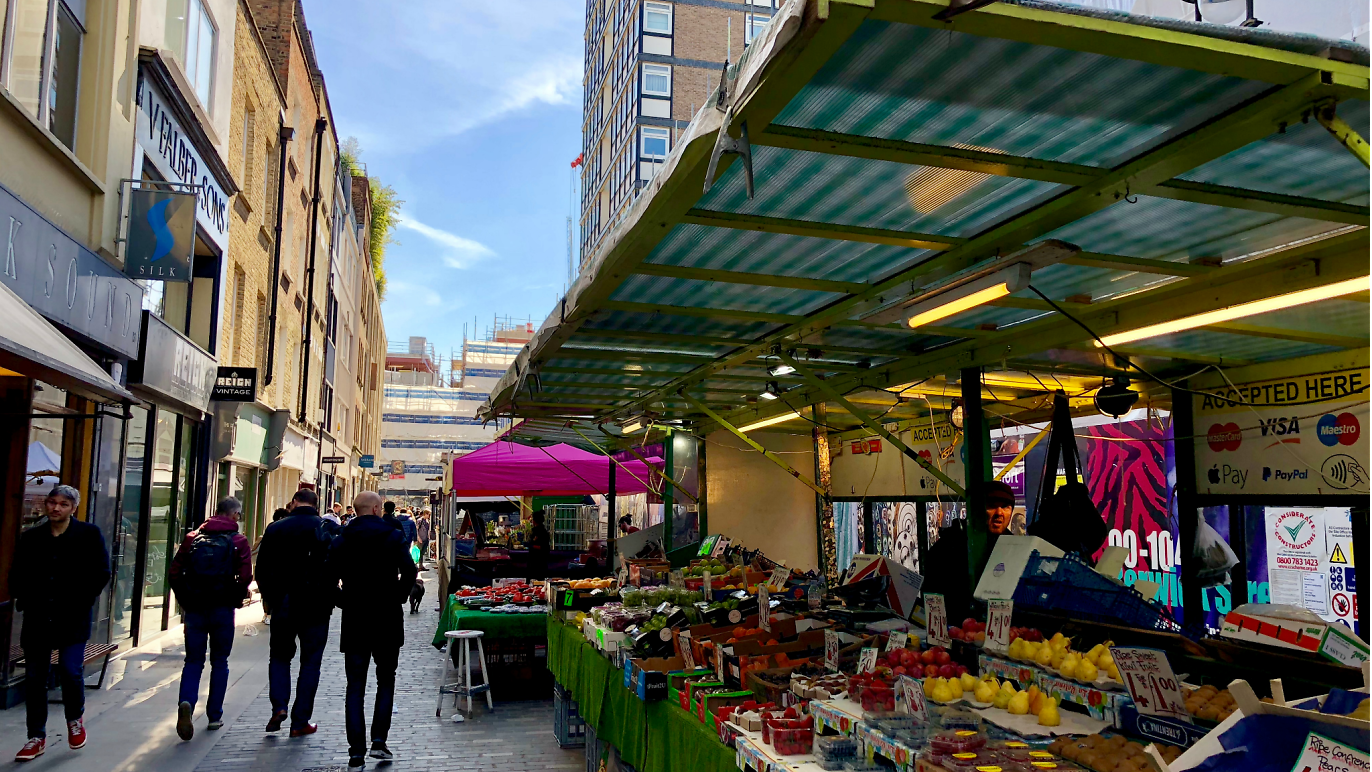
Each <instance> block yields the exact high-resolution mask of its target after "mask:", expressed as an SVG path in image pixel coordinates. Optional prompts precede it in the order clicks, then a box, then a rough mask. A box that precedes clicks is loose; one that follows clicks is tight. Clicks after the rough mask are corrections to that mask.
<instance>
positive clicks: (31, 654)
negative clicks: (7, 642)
mask: <svg viewBox="0 0 1372 772" xmlns="http://www.w3.org/2000/svg"><path fill="white" fill-rule="evenodd" d="M52 652H53V649H52V647H49V646H33V645H29V644H25V645H24V700H25V703H26V705H25V707H26V708H27V712H28V723H29V737H47V736H48V729H47V727H48V670H49V668H51V667H52V664H51V659H52ZM85 657H86V642H85V641H82V642H80V643H73V644H70V645H68V646H63V647H61V648H59V649H57V680H58V682H59V683H60V684H62V707H63V708H65V710H66V714H67V720H68V721H75V720H76V719H78V718H81V714H83V713H85V712H86V684H85V681H84V679H83V676H84V672H85V661H84V660H85ZM391 672H392V673H394V672H395V671H394V670H392V671H391Z"/></svg>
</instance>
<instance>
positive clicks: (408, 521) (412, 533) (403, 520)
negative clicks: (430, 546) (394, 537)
mask: <svg viewBox="0 0 1372 772" xmlns="http://www.w3.org/2000/svg"><path fill="white" fill-rule="evenodd" d="M395 519H396V520H397V521H398V522H399V523H400V529H401V531H403V532H404V534H405V549H406V550H409V548H410V547H411V546H413V545H414V543H415V542H416V541H418V539H419V528H418V526H416V525H415V522H414V517H413V516H412V515H411V514H410V510H408V509H402V510H400V514H398V515H396V516H395Z"/></svg>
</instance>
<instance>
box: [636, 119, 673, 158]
mask: <svg viewBox="0 0 1372 772" xmlns="http://www.w3.org/2000/svg"><path fill="white" fill-rule="evenodd" d="M650 136H651V137H652V138H653V139H660V140H662V141H663V142H664V143H665V144H666V147H667V149H666V151H664V152H663V153H662V155H653V154H649V153H648V138H649V137H650ZM670 152H672V132H671V131H669V130H667V129H662V128H657V127H655V126H640V127H639V137H638V157H639V158H641V159H643V160H645V161H661V160H663V159H665V158H666V157H667V154H668V153H670Z"/></svg>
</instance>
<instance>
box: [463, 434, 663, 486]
mask: <svg viewBox="0 0 1372 772" xmlns="http://www.w3.org/2000/svg"><path fill="white" fill-rule="evenodd" d="M649 461H650V462H651V461H653V459H649ZM620 463H621V464H622V466H621V467H619V468H617V469H616V473H615V492H616V493H617V494H620V495H624V494H629V493H643V492H645V491H647V490H648V488H647V486H646V485H645V483H653V485H654V488H656V487H657V483H656V482H654V480H653V473H652V472H650V471H649V470H648V465H647V464H644V463H643V462H642V461H629V462H620ZM655 463H657V464H659V465H660V463H661V461H660V459H659V460H658V461H656V462H655ZM611 466H615V462H613V461H611V460H610V459H608V458H606V457H605V456H601V455H597V454H594V453H588V452H586V451H584V450H581V449H579V448H574V447H572V446H570V445H560V444H559V445H552V446H548V447H530V446H528V445H520V444H518V443H515V442H493V443H491V444H490V445H487V446H486V447H484V448H482V449H480V450H477V451H473V452H471V453H468V454H467V455H465V456H462V457H460V458H458V459H456V460H455V461H453V490H452V492H453V494H454V495H457V496H524V495H539V496H580V495H592V494H604V493H606V492H607V491H608V490H609V480H610V467H611Z"/></svg>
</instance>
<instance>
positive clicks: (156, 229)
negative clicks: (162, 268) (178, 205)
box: [148, 198, 176, 263]
mask: <svg viewBox="0 0 1372 772" xmlns="http://www.w3.org/2000/svg"><path fill="white" fill-rule="evenodd" d="M170 205H171V199H169V198H168V199H164V200H162V201H158V202H157V203H156V204H153V205H152V206H151V207H150V208H149V209H148V225H149V227H151V228H152V233H153V237H154V238H156V240H157V243H156V246H154V247H153V251H152V257H151V258H149V259H148V262H150V263H155V262H157V261H158V260H161V259H162V258H164V257H166V256H167V255H169V254H171V251H172V247H174V246H176V237H175V236H173V235H172V232H171V229H170V228H168V227H167V207H168V206H170Z"/></svg>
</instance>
